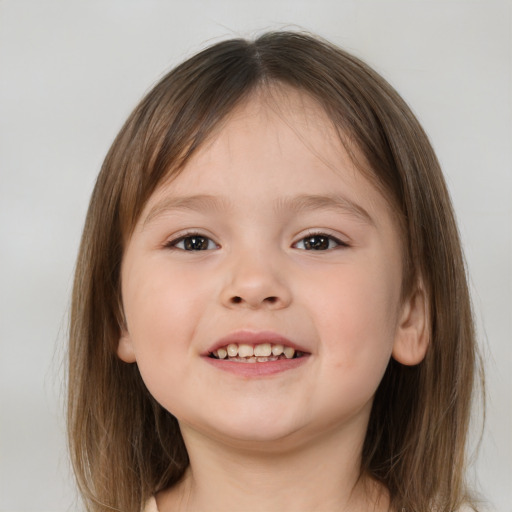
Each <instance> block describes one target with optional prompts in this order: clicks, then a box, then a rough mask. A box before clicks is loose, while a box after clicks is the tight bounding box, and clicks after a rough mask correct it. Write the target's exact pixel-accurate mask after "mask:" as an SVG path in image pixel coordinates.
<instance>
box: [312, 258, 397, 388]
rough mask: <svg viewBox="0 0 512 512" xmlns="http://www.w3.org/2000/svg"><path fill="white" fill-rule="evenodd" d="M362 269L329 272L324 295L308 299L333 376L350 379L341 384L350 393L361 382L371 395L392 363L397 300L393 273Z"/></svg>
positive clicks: (376, 267) (379, 267)
mask: <svg viewBox="0 0 512 512" xmlns="http://www.w3.org/2000/svg"><path fill="white" fill-rule="evenodd" d="M361 263H362V264H361V265H353V266H350V267H349V266H347V267H346V268H340V269H339V271H338V272H330V273H329V276H330V278H329V279H327V278H326V279H325V287H324V291H325V293H322V294H318V295H316V296H315V297H311V300H313V301H314V302H315V303H316V306H315V311H316V314H317V318H316V322H315V323H316V325H317V326H319V329H320V330H321V332H320V336H321V338H322V340H323V343H322V344H321V348H322V350H324V351H325V354H324V355H325V356H326V357H325V358H324V360H325V361H326V364H328V365H329V371H330V372H332V374H333V375H335V376H339V377H340V378H341V376H342V375H344V376H345V377H348V376H350V378H347V379H346V381H345V382H347V383H351V382H352V383H353V387H354V388H353V390H352V391H353V392H354V393H357V390H358V389H362V388H364V386H362V387H361V384H360V382H361V380H363V381H366V382H367V383H368V390H369V391H371V390H372V389H373V390H374V388H376V387H377V386H378V384H379V382H380V379H381V377H382V375H383V373H384V371H385V368H386V366H387V364H388V362H389V359H390V357H391V352H392V348H393V343H394V340H395V335H396V329H397V321H398V303H399V297H400V275H399V273H398V272H397V270H396V269H393V268H392V267H391V268H389V267H388V268H386V265H384V264H383V263H377V264H375V265H373V266H372V265H368V264H367V265H365V264H363V262H361ZM349 392H350V390H349ZM372 394H373V392H372Z"/></svg>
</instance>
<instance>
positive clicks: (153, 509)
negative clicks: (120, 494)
mask: <svg viewBox="0 0 512 512" xmlns="http://www.w3.org/2000/svg"><path fill="white" fill-rule="evenodd" d="M144 512H158V507H157V506H156V500H155V497H154V496H151V498H149V500H148V501H147V502H146V506H145V507H144Z"/></svg>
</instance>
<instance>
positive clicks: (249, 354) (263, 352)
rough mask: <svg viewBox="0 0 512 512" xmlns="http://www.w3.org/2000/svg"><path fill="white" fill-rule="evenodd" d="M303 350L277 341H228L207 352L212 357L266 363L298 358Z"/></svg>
mask: <svg viewBox="0 0 512 512" xmlns="http://www.w3.org/2000/svg"><path fill="white" fill-rule="evenodd" d="M304 355H305V352H301V351H300V350H295V349H294V348H292V347H288V346H286V345H282V344H279V343H261V344H257V345H249V344H245V343H230V344H229V345H225V346H223V347H219V348H218V349H216V350H214V351H213V352H210V353H209V357H211V358H213V359H223V360H225V361H233V362H238V363H266V362H269V361H279V360H281V359H298V358H300V357H304Z"/></svg>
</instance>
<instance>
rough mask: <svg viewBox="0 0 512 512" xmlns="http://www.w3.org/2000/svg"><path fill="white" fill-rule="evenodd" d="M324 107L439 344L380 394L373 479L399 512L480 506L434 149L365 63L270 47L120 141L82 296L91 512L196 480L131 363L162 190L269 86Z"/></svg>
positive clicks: (148, 113) (75, 321) (277, 37)
mask: <svg viewBox="0 0 512 512" xmlns="http://www.w3.org/2000/svg"><path fill="white" fill-rule="evenodd" d="M280 84H282V85H286V86H288V87H293V88H295V89H297V90H300V91H302V92H303V93H306V94H308V95H310V96H311V97H312V98H314V99H315V100H316V101H317V102H318V104H319V105H320V106H321V107H322V108H323V109H324V110H325V112H326V114H327V115H328V116H329V117H330V119H331V120H332V122H333V124H334V126H335V127H336V128H337V129H338V131H339V133H340V137H341V139H342V142H343V143H344V144H345V145H346V147H347V149H350V148H354V147H355V148H356V149H357V151H355V152H354V151H352V153H351V154H353V155H354V156H353V158H354V159H356V156H355V155H356V154H359V155H362V156H363V159H360V160H364V162H362V161H359V162H356V164H357V165H358V167H359V168H360V170H361V172H363V173H365V174H366V175H367V176H368V177H370V179H371V180H372V181H373V183H375V185H376V186H378V187H379V189H380V190H381V191H382V193H383V194H384V195H385V197H386V198H387V200H388V201H389V203H390V204H391V206H392V208H393V211H395V212H396V216H397V222H398V224H399V225H400V229H401V231H402V235H403V236H402V238H403V246H404V247H403V252H404V268H405V278H404V282H403V287H402V288H403V296H404V297H405V296H406V295H407V294H408V293H410V292H411V290H412V288H413V286H415V284H417V283H418V281H419V280H421V282H422V284H423V286H424V289H425V291H426V295H427V297H428V318H429V322H430V326H429V332H430V344H429V348H428V351H427V354H426V357H425V359H424V361H422V362H421V363H420V364H419V365H417V366H414V367H407V366H403V365H401V364H399V363H397V362H396V361H394V360H391V361H390V363H389V365H388V368H387V370H386V373H385V375H384V378H383V380H382V382H381V384H380V386H379V388H378V390H377V393H376V396H375V399H374V403H373V409H372V412H371V415H370V420H369V425H368V431H367V434H366V439H365V442H364V447H363V454H362V467H361V471H362V472H364V473H365V474H368V475H371V476H372V477H373V478H375V479H377V480H378V481H380V482H382V484H383V485H384V486H385V487H386V488H387V489H388V490H389V494H390V497H391V507H392V508H393V509H395V510H404V511H407V512H426V511H431V510H433V508H435V510H436V511H438V512H442V511H445V512H452V511H453V510H456V509H457V508H458V507H459V506H460V504H461V503H462V502H463V501H465V500H468V497H467V493H466V487H465V481H464V468H465V448H466V436H467V431H468V422H469V414H470V402H471V396H472V390H473V382H474V374H475V353H476V345H475V335H474V328H473V319H472V312H471V305H470V297H469V292H468V286H467V279H466V272H465V264H464V259H463V255H462V251H461V244H460V240H459V235H458V231H457V226H456V223H455V219H454V214H453V209H452V205H451V202H450V198H449V194H448V191H447V188H446V185H445V181H444V179H443V176H442V172H441V170H440V167H439V164H438V161H437V159H436V156H435V154H434V151H433V149H432V147H431V145H430V143H429V141H428V138H427V136H426V135H425V133H424V131H423V129H422V128H421V126H420V125H419V123H418V121H417V120H416V118H415V117H414V115H413V114H412V112H411V111H410V109H409V108H408V106H407V105H406V104H405V102H404V101H403V100H402V99H401V97H400V96H399V95H398V94H397V92H396V91H395V90H394V89H393V88H392V87H391V86H390V85H389V84H388V83H387V82H386V81H385V80H384V79H383V78H382V77H381V76H379V75H378V74H377V73H376V72H374V71H373V70H372V69H370V68H369V67H368V66H367V65H365V64H364V63H362V62H361V61H360V60H358V59H356V58H355V57H353V56H351V55H349V54H347V53H346V52H344V51H342V50H340V49H339V48H337V47H335V46H333V45H331V44H330V43H328V42H325V41H323V40H320V39H318V38H316V37H312V36H309V35H304V34H301V33H294V32H274V33H267V34H264V35H263V36H261V37H259V38H258V39H256V40H254V41H246V40H242V39H234V40H229V41H225V42H221V43H218V44H216V45H214V46H212V47H210V48H208V49H206V50H204V51H202V52H200V53H199V54H197V55H195V56H194V57H192V58H190V59H189V60H187V61H186V62H184V63H183V64H181V65H180V66H178V67H177V68H175V69H174V70H172V71H171V72H170V73H169V74H168V75H166V76H165V77H164V78H163V79H162V80H161V81H160V82H159V83H158V84H157V85H156V86H155V87H154V88H153V89H152V90H151V91H150V92H149V93H148V94H147V96H146V97H145V98H144V99H143V100H142V101H141V103H140V104H139V105H138V106H137V107H136V109H135V110H134V112H133V113H132V114H131V115H130V117H129V118H128V120H127V121H126V123H125V125H124V126H123V128H122V129H121V131H120V133H119V134H118V136H117V138H116V139H115V141H114V143H113V145H112V147H111V148H110V151H109V152H108V155H107V157H106V159H105V162H104V164H103V167H102V169H101V172H100V174H99V176H98V180H97V183H96V186H95V189H94V192H93V195H92V199H91V202H90V206H89V211H88V214H87V219H86V223H85V228H84V232H83V237H82V242H81V246H80V251H79V256H78V262H77V267H76V276H75V282H74V290H73V299H72V309H71V325H70V345H69V398H68V430H69V444H70V452H71V459H72V463H73V466H74V470H75V474H76V478H77V481H78V485H79V489H80V491H81V493H82V496H83V498H84V501H85V503H86V507H87V510H90V511H107V510H120V511H122V512H139V511H140V510H141V509H142V507H143V504H144V502H145V501H146V500H147V498H148V497H149V496H150V495H151V494H154V493H155V492H157V491H159V490H161V489H164V488H166V487H169V486H171V485H173V484H174V483H175V482H177V481H178V480H179V479H180V477H181V476H182V475H183V473H184V471H185V469H186V468H187V466H188V457H187V452H186V449H185V446H184V443H183V439H182V437H181V434H180V430H179V426H178V423H177V421H176V419H175V418H174V417H173V416H172V415H171V414H170V413H169V412H167V411H166V410H164V409H163V408H162V407H161V406H160V405H159V404H158V403H156V401H155V400H154V399H153V398H152V397H151V395H150V394H149V392H148V391H147V389H146V387H145V385H144V383H143V381H142V378H141V376H140V374H139V371H138V368H137V365H135V364H133V365H129V364H126V363H124V362H122V361H121V360H119V359H118V357H117V355H116V348H117V343H118V340H119V338H120V332H121V328H122V326H123V322H124V318H123V309H122V300H121V293H120V265H121V260H122V257H123V248H124V247H125V245H126V242H127V241H128V240H129V237H130V234H131V231H132V230H133V228H134V225H135V223H136V221H137V219H138V218H139V215H140V213H141V211H142V209H143V207H144V205H145V204H146V202H147V200H148V198H149V197H150V196H151V194H152V193H153V191H154V190H155V188H156V187H157V186H158V185H159V184H161V183H162V182H163V180H166V179H168V178H169V177H171V176H173V175H176V174H177V173H179V172H180V171H181V170H182V169H183V167H184V165H185V164H186V162H187V160H188V158H189V157H190V156H191V155H192V154H193V153H194V151H195V150H196V149H197V148H198V147H199V146H200V145H201V144H202V143H203V142H204V141H205V140H206V139H207V138H208V137H209V136H211V135H212V134H213V132H214V130H215V128H218V127H219V125H220V123H221V122H222V121H223V120H224V119H225V118H226V116H227V115H228V114H229V113H230V112H231V111H233V109H234V108H235V107H236V106H237V105H239V104H240V103H241V102H242V101H244V100H245V99H247V98H248V97H249V96H250V94H251V93H253V92H254V91H255V90H256V89H257V88H259V89H261V88H263V89H264V88H265V87H267V88H270V87H271V86H272V87H273V86H279V85H280Z"/></svg>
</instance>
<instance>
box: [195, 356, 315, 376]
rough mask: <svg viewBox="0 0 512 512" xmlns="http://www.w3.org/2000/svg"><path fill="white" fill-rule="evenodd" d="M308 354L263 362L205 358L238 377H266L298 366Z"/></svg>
mask: <svg viewBox="0 0 512 512" xmlns="http://www.w3.org/2000/svg"><path fill="white" fill-rule="evenodd" d="M308 359H309V354H305V355H303V356H302V357H297V358H295V359H279V360H277V361H266V362H264V363H238V362H236V361H228V360H226V359H214V358H213V357H205V360H206V361H207V362H208V363H210V364H211V365H212V366H214V367H215V368H218V369H219V370H223V371H225V372H229V373H233V374H235V375H239V376H240V377H253V378H254V377H266V376H267V375H275V374H277V373H281V372H285V371H288V370H293V369H295V368H299V367H300V366H302V365H303V364H305V363H306V362H307V360H308Z"/></svg>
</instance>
